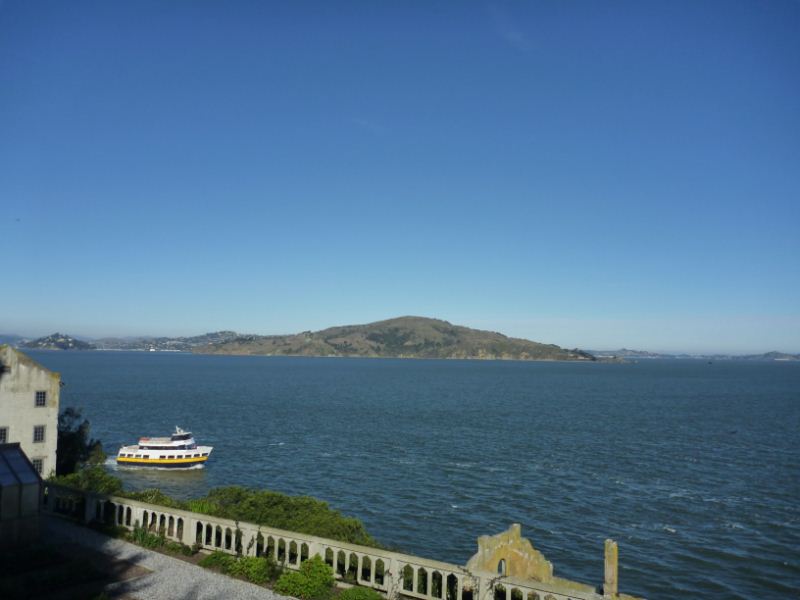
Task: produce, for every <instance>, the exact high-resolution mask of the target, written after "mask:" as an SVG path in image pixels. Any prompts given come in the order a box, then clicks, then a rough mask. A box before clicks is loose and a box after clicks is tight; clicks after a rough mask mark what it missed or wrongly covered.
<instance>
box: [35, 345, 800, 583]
mask: <svg viewBox="0 0 800 600" xmlns="http://www.w3.org/2000/svg"><path fill="white" fill-rule="evenodd" d="M29 354H30V355H31V356H33V357H34V358H35V359H36V360H38V361H39V362H41V363H42V364H43V365H45V366H47V367H48V368H50V369H53V370H55V371H58V372H60V373H61V374H62V379H63V381H64V383H65V386H64V387H63V388H62V395H61V405H62V407H66V406H76V407H80V408H82V409H83V413H84V416H85V417H87V418H88V419H89V420H90V421H91V424H92V435H93V437H96V438H99V439H101V440H102V441H103V443H104V445H105V448H106V451H107V452H108V453H109V455H111V456H113V455H115V454H116V451H117V449H118V447H119V446H120V445H123V444H132V443H135V442H136V440H137V439H138V437H139V436H158V435H168V434H169V433H171V431H172V430H173V429H174V426H175V425H179V426H181V427H183V428H185V429H189V430H191V431H193V432H194V434H195V437H196V438H197V441H198V443H200V444H208V445H212V446H214V452H213V455H212V457H211V460H210V461H209V463H208V465H207V466H206V468H204V469H199V470H191V471H182V472H175V471H144V470H131V469H117V468H116V467H115V466H114V465H113V461H109V467H108V468H109V469H111V470H113V471H114V472H115V474H117V475H118V476H120V477H121V478H122V479H123V480H124V482H125V485H126V487H129V488H133V489H141V488H146V487H158V488H161V489H162V490H163V491H165V492H166V493H168V494H170V495H173V496H175V497H181V498H188V497H193V496H200V495H203V494H205V493H206V492H207V491H208V490H209V489H210V488H212V487H215V486H223V485H242V486H249V487H255V488H268V489H272V490H276V491H280V492H284V493H287V494H293V495H294V494H297V495H309V496H314V497H317V498H321V499H323V500H326V501H327V502H328V503H329V504H330V505H331V506H332V507H334V508H336V509H339V510H341V512H343V513H345V514H348V515H352V516H355V517H357V518H359V519H361V520H362V521H363V522H364V523H365V525H366V526H367V529H368V530H369V531H370V532H371V533H372V534H373V535H374V536H376V537H377V538H378V539H379V540H380V541H381V542H383V543H384V544H387V545H389V546H391V547H394V548H397V549H400V550H403V551H406V552H410V553H414V554H419V555H422V556H426V557H430V558H435V559H440V560H445V561H451V562H456V563H459V564H464V563H465V562H466V561H467V560H468V559H469V557H470V556H471V555H472V554H473V553H474V552H475V551H476V548H477V546H476V538H477V537H478V536H479V535H484V534H494V533H498V532H500V531H501V530H504V529H506V528H507V527H508V526H509V525H510V524H511V523H515V522H516V523H521V524H522V529H523V535H524V536H526V537H528V538H529V539H530V540H531V541H532V543H533V544H534V546H535V547H536V548H537V549H539V550H541V551H542V552H543V553H544V554H545V556H546V557H547V558H548V560H550V561H552V562H553V563H554V565H555V572H556V575H559V576H561V577H567V578H571V579H576V580H579V581H583V582H585V583H590V584H598V585H599V584H600V583H601V582H602V579H603V540H605V539H606V538H608V537H610V538H614V539H616V540H617V541H618V542H619V544H620V588H621V591H624V592H627V593H631V594H636V595H642V596H646V597H648V598H674V597H678V596H683V597H702V598H706V597H708V598H710V597H716V598H754V597H759V598H798V597H800V559H799V558H798V557H800V363H790V362H750V361H724V362H713V363H711V364H710V363H708V362H707V361H701V360H697V361H692V360H686V361H682V360H663V361H661V360H652V361H640V362H632V363H626V364H609V363H592V364H588V363H586V364H584V363H568V362H512V361H507V362H506V361H449V360H393V359H343V358H342V359H340V358H299V357H298V358H294V357H254V356H203V355H192V354H184V353H147V352H46V351H30V352H29Z"/></svg>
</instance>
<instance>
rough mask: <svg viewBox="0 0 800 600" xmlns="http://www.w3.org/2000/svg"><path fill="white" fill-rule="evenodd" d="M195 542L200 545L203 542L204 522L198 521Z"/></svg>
mask: <svg viewBox="0 0 800 600" xmlns="http://www.w3.org/2000/svg"><path fill="white" fill-rule="evenodd" d="M194 543H195V544H197V545H198V546H199V545H201V544H202V543H203V524H202V523H201V522H200V521H198V522H197V526H196V527H195V530H194Z"/></svg>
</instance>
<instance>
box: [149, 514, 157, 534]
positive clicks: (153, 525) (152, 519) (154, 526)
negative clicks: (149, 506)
mask: <svg viewBox="0 0 800 600" xmlns="http://www.w3.org/2000/svg"><path fill="white" fill-rule="evenodd" d="M147 530H148V531H149V532H150V533H155V532H156V531H157V530H158V515H157V514H156V513H154V512H152V511H150V526H149V527H148V528H147Z"/></svg>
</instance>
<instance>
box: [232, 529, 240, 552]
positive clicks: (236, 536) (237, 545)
mask: <svg viewBox="0 0 800 600" xmlns="http://www.w3.org/2000/svg"><path fill="white" fill-rule="evenodd" d="M233 540H234V544H233V549H234V550H235V551H236V554H239V555H241V554H242V530H241V529H239V528H238V527H237V528H236V533H235V534H234V536H233Z"/></svg>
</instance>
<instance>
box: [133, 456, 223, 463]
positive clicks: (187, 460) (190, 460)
mask: <svg viewBox="0 0 800 600" xmlns="http://www.w3.org/2000/svg"><path fill="white" fill-rule="evenodd" d="M207 460H208V457H207V456H198V457H196V458H195V457H191V458H129V457H127V456H118V457H117V462H127V463H148V464H153V465H178V464H186V463H199V462H205V461H207Z"/></svg>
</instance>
